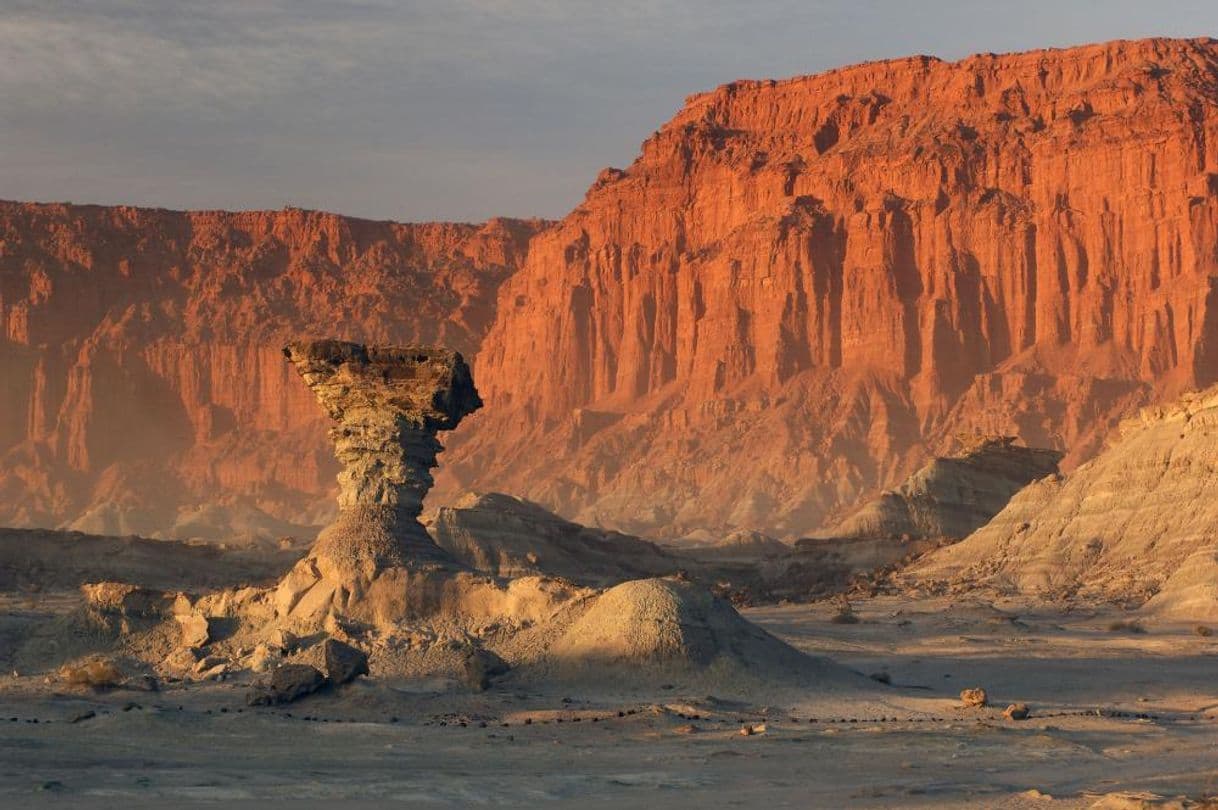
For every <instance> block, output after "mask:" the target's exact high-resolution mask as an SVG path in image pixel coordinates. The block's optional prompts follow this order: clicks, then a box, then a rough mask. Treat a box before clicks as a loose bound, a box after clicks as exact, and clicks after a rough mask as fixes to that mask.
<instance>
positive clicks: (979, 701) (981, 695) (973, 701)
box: [960, 688, 990, 709]
mask: <svg viewBox="0 0 1218 810" xmlns="http://www.w3.org/2000/svg"><path fill="white" fill-rule="evenodd" d="M960 702H961V703H963V704H964V706H965V708H968V709H979V708H981V707H983V706H987V705H989V702H990V696H989V695H987V694H986V692H985V690H984V689H981V688H976V689H962V690H961V691H960Z"/></svg>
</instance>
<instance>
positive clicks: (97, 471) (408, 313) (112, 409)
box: [0, 202, 545, 541]
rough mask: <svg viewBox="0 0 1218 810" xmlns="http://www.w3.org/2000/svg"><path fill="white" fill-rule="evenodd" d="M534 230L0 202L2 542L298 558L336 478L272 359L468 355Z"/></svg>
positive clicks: (315, 424) (301, 396) (503, 223)
mask: <svg viewBox="0 0 1218 810" xmlns="http://www.w3.org/2000/svg"><path fill="white" fill-rule="evenodd" d="M544 224H545V223H542V222H536V221H522V220H502V219H497V220H492V221H490V222H487V223H485V224H481V225H473V224H460V223H422V224H400V223H394V222H374V221H369V220H362V219H356V218H353V217H345V216H340V215H337V214H329V213H324V212H318V211H303V210H299V209H284V210H280V211H242V212H227V211H192V212H184V211H167V210H158V209H146V208H129V207H102V206H84V205H69V204H37V203H10V202H0V380H2V381H3V382H2V383H0V525H4V526H48V527H50V526H60V525H65V524H70V528H74V529H78V530H80V531H85V532H91V533H96V534H112V535H125V534H139V535H142V536H153V535H155V536H159V537H170V538H178V539H192V538H196V537H200V538H204V539H209V540H226V541H227V540H229V539H231V538H232V537H233V536H237V535H256V536H258V535H260V536H266V537H269V538H270V539H277V538H279V537H281V536H284V535H294V536H296V537H299V538H304V539H309V540H311V539H312V537H313V535H314V534H315V533H316V527H317V526H318V525H324V524H325V523H326V522H328V520H329V519H330V518H332V517H333V508H334V476H335V474H336V473H337V472H338V469H339V468H338V465H337V463H336V462H335V461H334V458H333V454H332V450H331V447H330V445H329V442H328V441H327V439H326V427H327V419H326V418H325V416H324V414H322V413H321V412H320V411H319V410H318V409H316V408H315V407H311V399H312V398H311V395H310V394H309V392H308V390H307V389H305V388H304V387H303V386H300V385H299V384H298V382H297V381H296V379H295V378H296V374H295V373H294V371H293V370H292V368H291V367H290V366H289V365H288V364H285V363H284V362H283V357H282V356H281V355H280V352H279V348H280V347H281V346H283V345H284V344H285V343H286V342H288V341H290V340H293V339H295V338H297V337H298V336H300V335H308V334H325V335H334V336H337V337H340V338H344V339H347V340H355V341H360V342H374V343H377V344H397V345H405V344H411V343H435V342H442V343H443V344H444V345H447V346H451V347H453V348H455V349H457V350H458V351H461V352H462V353H463V354H464V355H465V356H466V357H470V356H471V355H472V353H473V352H474V351H476V350H477V348H478V346H479V345H480V343H481V340H482V336H483V334H484V333H485V332H486V329H487V328H489V325H490V322H491V320H493V317H494V305H495V292H496V290H497V289H498V287H499V284H500V283H501V282H502V281H503V279H504V278H506V277H507V276H508V275H509V274H510V273H511V272H513V271H514V270H515V269H516V268H517V267H518V266H519V265H520V262H521V261H522V259H523V256H524V255H525V253H526V252H527V250H528V243H529V239H530V237H531V235H532V234H533V233H534V232H535V231H536V230H538V229H539V228H540V227H543V226H544Z"/></svg>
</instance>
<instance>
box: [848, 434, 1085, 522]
mask: <svg viewBox="0 0 1218 810" xmlns="http://www.w3.org/2000/svg"><path fill="white" fill-rule="evenodd" d="M1061 457H1062V454H1061V453H1059V452H1057V451H1056V450H1043V449H1038V448H1032V447H1020V446H1019V445H1016V444H1015V443H1014V438H1013V437H1009V436H1002V437H993V438H986V439H982V440H980V441H978V442H975V443H973V444H972V446H970V447H967V448H965V449H964V451H963V452H961V453H960V454H959V455H956V456H949V457H943V458H936V459H934V460H933V461H931V462H930V463H929V464H927V465H926V466H925V467H923V468H922V469H920V470H918V471H917V472H916V473H914V474H913V475H911V476H910V477H909V478H907V479H906V480H905V481H904V482H902V484H901V485H900V486H899V487H897V488H896V489H893V490H889V491H887V492H884V493H883V494H881V495H880V496H879V497H878V498H876V499H875V500H874V501H871V502H869V503H867V504H865V505H864V506H863V507H862V508H861V509H860V510H859V511H857V512H855V513H854V514H853V515H851V516H850V517H848V518H846V519H845V520H844V521H842V522H841V523H839V524H838V525H837V526H835V527H834V528H833V529H831V530H829V531H828V532H826V533H825V534H826V535H828V536H832V537H837V538H849V539H871V540H879V539H885V538H903V539H912V540H926V539H939V538H952V539H960V538H963V537H967V536H968V535H969V534H971V533H972V532H974V531H976V530H977V529H979V528H980V527H982V526H984V525H985V524H986V523H987V522H988V521H989V520H990V519H991V518H992V517H994V515H996V514H998V513H999V512H1000V511H1001V510H1002V508H1003V507H1004V506H1006V505H1007V502H1008V501H1010V499H1011V497H1012V496H1013V495H1014V494H1015V493H1017V492H1019V491H1020V490H1021V489H1023V488H1024V487H1026V486H1027V485H1028V484H1030V483H1031V482H1033V481H1036V480H1038V479H1041V478H1044V477H1045V476H1048V475H1053V474H1054V473H1056V472H1057V463H1058V461H1060V460H1061Z"/></svg>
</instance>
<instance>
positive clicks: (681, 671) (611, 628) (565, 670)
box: [547, 579, 824, 682]
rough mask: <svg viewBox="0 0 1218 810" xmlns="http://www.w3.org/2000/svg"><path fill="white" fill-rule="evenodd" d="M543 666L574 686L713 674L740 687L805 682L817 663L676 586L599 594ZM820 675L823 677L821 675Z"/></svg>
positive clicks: (701, 593) (687, 586) (718, 603)
mask: <svg viewBox="0 0 1218 810" xmlns="http://www.w3.org/2000/svg"><path fill="white" fill-rule="evenodd" d="M547 662H548V664H549V666H550V667H551V668H552V669H553V670H554V671H555V672H557V673H561V674H564V675H567V676H575V677H579V678H581V679H588V678H596V677H597V675H598V674H600V675H601V676H602V677H603V676H604V675H605V674H606V673H608V677H610V678H615V677H620V675H619V674H618V673H620V671H621V670H622V669H624V668H628V669H631V670H633V671H634V676H635V677H649V678H656V677H663V676H682V675H683V676H686V677H689V676H691V675H695V676H696V675H705V674H707V673H710V674H712V675H713V676H714V677H717V678H722V679H729V680H734V681H737V682H738V681H739V680H741V679H753V680H766V679H768V680H772V681H773V680H783V679H788V678H799V677H801V676H807V675H809V674H812V673H813V672H815V671H816V669H817V668H818V666H821V667H823V665H817V664H816V662H813V661H812V660H810V659H809V658H808V657H807V656H805V655H804V654H803V653H801V652H799V651H797V650H795V649H794V648H792V647H791V646H790V645H788V644H786V643H785V642H783V641H780V640H779V639H777V638H775V637H774V636H772V635H770V634H769V633H767V632H766V631H764V630H762V629H761V628H759V627H757V626H756V625H754V624H751V623H750V622H747V621H745V620H744V619H743V618H741V617H740V614H738V613H737V612H736V611H735V610H734V609H733V608H732V607H731V605H729V604H727V603H726V602H724V601H723V600H721V599H716V598H715V597H713V596H711V595H710V594H709V593H708V592H707V591H706V590H705V589H703V588H700V587H698V586H696V585H694V584H692V583H690V582H686V581H683V580H678V579H646V580H637V581H633V582H624V583H622V584H621V585H618V586H616V587H613V588H611V589H609V590H607V591H605V592H604V593H603V594H601V595H600V596H599V597H598V598H597V599H596V601H595V602H594V603H593V604H592V606H591V607H590V608H589V609H588V610H587V611H585V612H584V613H583V614H582V615H581V616H579V618H577V619H575V620H574V621H573V622H571V624H570V625H569V626H568V627H567V628H566V630H565V632H563V634H562V635H561V636H559V638H558V639H557V640H556V641H555V642H554V644H553V645H552V646H551V647H550V648H549V650H548V655H547ZM823 672H824V670H823V669H822V674H823Z"/></svg>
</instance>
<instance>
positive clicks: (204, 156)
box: [0, 0, 1218, 221]
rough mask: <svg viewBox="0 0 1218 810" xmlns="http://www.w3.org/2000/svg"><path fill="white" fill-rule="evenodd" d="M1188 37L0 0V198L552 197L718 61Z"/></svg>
mask: <svg viewBox="0 0 1218 810" xmlns="http://www.w3.org/2000/svg"><path fill="white" fill-rule="evenodd" d="M1210 35H1216V36H1218V2H1215V0H1201V1H1197V2H1193V1H1192V0H1156V2H1146V0H1103V2H1100V0H1056V1H1055V2H1047V1H1045V0H1021V1H1020V2H1012V1H1011V0H1002V2H990V0H967V1H964V0H961V1H957V0H917V1H915V0H910V1H909V2H906V1H905V0H890V1H889V2H879V1H878V0H853V2H849V1H847V0H802V2H795V1H790V2H789V1H788V0H753V1H752V2H736V3H732V2H721V1H720V0H650V2H639V1H638V0H610V1H609V2H605V0H600V1H598V2H584V0H428V1H427V2H416V1H415V0H397V1H396V2H395V1H394V0H191V1H190V2H186V0H81V1H80V2H61V1H60V0H0V198H3V199H17V200H40V201H71V202H77V203H104V204H131V205H148V206H160V207H168V208H226V209H244V208H271V209H275V208H282V207H284V206H287V205H291V206H297V207H302V208H319V209H325V210H330V211H338V212H340V213H344V214H350V215H355V216H362V217H369V218H374V219H392V220H399V221H420V220H461V221H478V220H483V219H486V218H488V217H491V216H497V215H502V216H518V217H529V216H542V217H560V216H562V215H563V214H565V213H566V212H567V211H568V210H570V209H571V208H572V207H573V206H574V205H576V204H577V203H578V202H579V201H580V200H581V199H582V198H583V194H584V191H585V190H586V189H587V187H588V185H589V184H590V183H591V182H592V180H593V179H594V178H595V177H596V175H597V173H598V172H599V171H600V169H602V168H603V167H605V166H626V165H628V164H629V163H630V162H631V161H632V160H633V159H634V157H635V156H636V155H637V153H638V148H639V144H640V143H641V142H642V141H643V140H644V139H645V138H646V137H647V136H648V135H649V134H650V133H651V132H653V131H654V130H655V129H657V128H658V127H659V126H660V125H661V124H662V123H663V122H664V121H666V120H668V119H669V118H671V117H672V115H673V114H675V113H676V111H677V110H678V109H680V107H681V104H682V102H683V100H684V98H685V97H686V96H687V95H690V94H692V93H695V92H700V91H703V90H708V89H711V88H713V87H715V86H717V85H720V84H723V83H724V82H729V81H732V80H734V79H739V78H771V77H772V78H781V77H785V76H792V75H799V74H807V73H815V72H818V71H821V70H825V69H828V68H832V67H838V66H841V65H846V64H853V63H857V62H863V61H869V60H873V59H883V58H889V57H898V56H907V55H910V54H918V53H923V54H933V55H935V56H939V57H941V58H944V59H959V58H962V57H964V56H967V55H969V54H972V53H978V52H1006V51H1017V50H1028V49H1032V48H1041V47H1055V46H1068V45H1074V44H1083V43H1087V42H1098V41H1103V40H1109V39H1118V38H1135V37H1145V36H1188V37H1192V36H1210Z"/></svg>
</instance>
